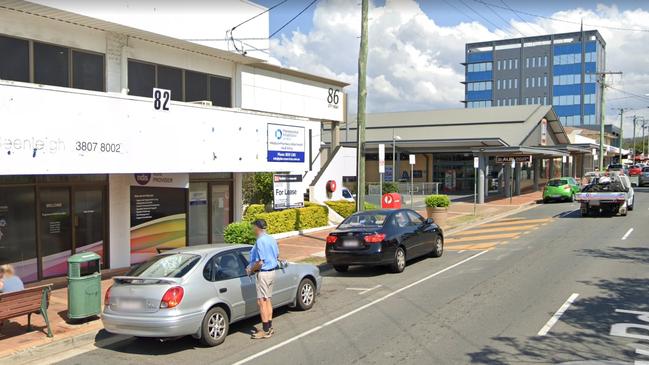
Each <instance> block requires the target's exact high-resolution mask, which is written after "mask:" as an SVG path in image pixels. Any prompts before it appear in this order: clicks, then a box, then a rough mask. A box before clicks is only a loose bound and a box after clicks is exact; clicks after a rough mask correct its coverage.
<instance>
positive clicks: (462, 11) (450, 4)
mask: <svg viewBox="0 0 649 365" xmlns="http://www.w3.org/2000/svg"><path fill="white" fill-rule="evenodd" d="M444 2H445V3H446V4H448V5H449V6H451V7H452V8H453V9H455V10H457V11H458V12H459V13H461V14H463V15H464V16H465V17H467V18H469V20H471V21H472V22H475V21H477V20H475V18H474V17H472V16H471V15H469V14H467V13H466V12H465V11H464V10H462V9H460V8H458V7H457V6H455V5H454V4H453V3H450V2H448V1H447V0H444Z"/></svg>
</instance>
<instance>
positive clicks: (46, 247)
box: [39, 188, 72, 277]
mask: <svg viewBox="0 0 649 365" xmlns="http://www.w3.org/2000/svg"><path fill="white" fill-rule="evenodd" d="M39 197H40V201H39V208H40V235H41V250H42V252H43V277H52V276H61V275H65V274H66V273H67V262H66V261H67V258H68V257H69V256H70V254H71V252H72V225H71V217H70V189H68V188H43V189H40V193H39Z"/></svg>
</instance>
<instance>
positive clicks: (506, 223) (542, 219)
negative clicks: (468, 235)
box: [478, 218, 554, 227]
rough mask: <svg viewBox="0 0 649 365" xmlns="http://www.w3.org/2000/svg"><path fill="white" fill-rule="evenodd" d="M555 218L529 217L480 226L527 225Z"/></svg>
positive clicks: (546, 221)
mask: <svg viewBox="0 0 649 365" xmlns="http://www.w3.org/2000/svg"><path fill="white" fill-rule="evenodd" d="M553 219H554V218H540V219H527V220H521V221H514V222H494V223H485V224H481V225H479V226H478V227H503V226H512V225H516V224H520V225H527V224H532V223H548V222H550V221H552V220H553Z"/></svg>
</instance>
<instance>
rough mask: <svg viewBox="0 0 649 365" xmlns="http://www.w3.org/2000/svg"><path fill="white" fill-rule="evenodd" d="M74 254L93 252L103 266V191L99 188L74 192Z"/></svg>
mask: <svg viewBox="0 0 649 365" xmlns="http://www.w3.org/2000/svg"><path fill="white" fill-rule="evenodd" d="M73 207H74V208H73V209H74V252H75V253H79V252H89V251H92V252H95V253H97V254H98V255H99V256H101V257H102V267H103V265H104V263H103V261H104V222H105V217H104V190H103V189H101V188H93V189H84V190H75V191H74V192H73Z"/></svg>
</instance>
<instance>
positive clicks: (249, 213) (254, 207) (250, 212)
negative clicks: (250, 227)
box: [243, 204, 266, 222]
mask: <svg viewBox="0 0 649 365" xmlns="http://www.w3.org/2000/svg"><path fill="white" fill-rule="evenodd" d="M265 212H266V207H265V206H264V205H263V204H250V205H249V206H248V208H246V212H245V213H244V214H243V220H244V221H247V222H252V221H253V220H254V217H255V216H256V215H257V214H260V213H265Z"/></svg>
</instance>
